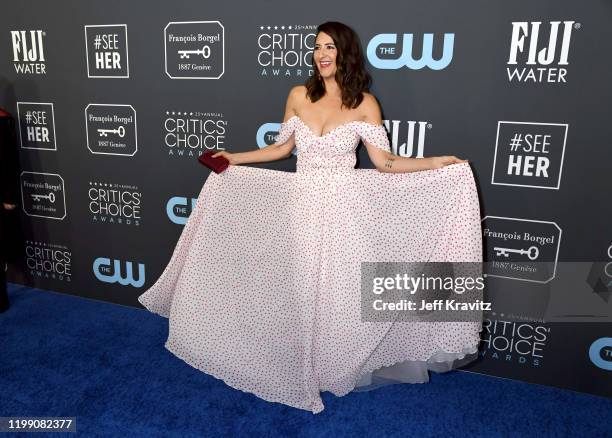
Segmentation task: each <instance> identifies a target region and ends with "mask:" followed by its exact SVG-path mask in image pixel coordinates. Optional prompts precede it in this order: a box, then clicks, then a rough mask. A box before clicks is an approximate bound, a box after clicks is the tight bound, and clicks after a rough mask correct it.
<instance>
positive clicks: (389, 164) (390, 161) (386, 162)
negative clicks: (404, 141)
mask: <svg viewBox="0 0 612 438" xmlns="http://www.w3.org/2000/svg"><path fill="white" fill-rule="evenodd" d="M393 161H395V158H393V157H390V158H387V161H385V167H386V168H388V169H390V168H391V166H393Z"/></svg>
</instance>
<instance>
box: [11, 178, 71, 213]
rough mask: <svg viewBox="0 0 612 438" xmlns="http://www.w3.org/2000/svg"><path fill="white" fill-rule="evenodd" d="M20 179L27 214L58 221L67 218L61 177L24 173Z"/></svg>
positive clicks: (24, 208) (24, 209) (23, 203)
mask: <svg viewBox="0 0 612 438" xmlns="http://www.w3.org/2000/svg"><path fill="white" fill-rule="evenodd" d="M20 178H21V201H22V207H23V211H24V212H25V214H27V215H28V216H34V217H44V218H48V219H57V220H63V219H64V218H65V217H66V197H65V190H64V180H63V178H62V177H61V176H60V175H58V174H55V173H41V172H26V171H24V172H21V177H20Z"/></svg>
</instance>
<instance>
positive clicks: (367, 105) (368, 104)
mask: <svg viewBox="0 0 612 438" xmlns="http://www.w3.org/2000/svg"><path fill="white" fill-rule="evenodd" d="M362 93H363V100H362V101H361V103H360V104H359V106H358V107H357V110H358V111H359V114H360V116H361V118H362V119H363V120H364V121H366V122H370V123H378V124H380V123H381V111H380V105H379V103H378V99H376V96H374V95H373V94H371V93H368V92H366V91H363V92H362Z"/></svg>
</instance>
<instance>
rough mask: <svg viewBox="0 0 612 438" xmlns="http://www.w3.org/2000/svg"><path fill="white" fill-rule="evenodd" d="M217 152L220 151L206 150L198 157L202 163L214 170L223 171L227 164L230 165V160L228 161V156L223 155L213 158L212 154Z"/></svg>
mask: <svg viewBox="0 0 612 438" xmlns="http://www.w3.org/2000/svg"><path fill="white" fill-rule="evenodd" d="M217 152H218V151H207V152H204V153H203V154H202V155H200V156H199V157H198V161H199V162H200V163H202V164H203V165H204V166H206V167H208V168H209V169H212V171H213V172H215V173H221V172H223V171H224V170H225V169H227V166H229V161H227V158H225V157H222V156H218V157H215V158H213V157H212V156H213V155H214V154H216V153H217Z"/></svg>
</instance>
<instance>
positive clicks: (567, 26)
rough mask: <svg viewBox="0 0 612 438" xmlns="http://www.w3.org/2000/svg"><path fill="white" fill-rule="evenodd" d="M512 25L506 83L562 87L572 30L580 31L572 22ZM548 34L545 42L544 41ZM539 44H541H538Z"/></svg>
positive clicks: (578, 26) (564, 79)
mask: <svg viewBox="0 0 612 438" xmlns="http://www.w3.org/2000/svg"><path fill="white" fill-rule="evenodd" d="M541 24H542V22H541V21H530V22H529V21H514V22H512V37H511V40H510V54H509V55H508V62H507V64H508V67H506V72H507V75H508V81H509V82H532V83H546V82H548V83H565V82H567V67H566V66H567V65H568V64H569V62H568V58H569V50H570V42H571V38H572V30H574V29H580V28H581V27H582V26H581V24H580V23H576V22H575V21H573V20H568V21H563V28H562V30H560V27H561V21H551V22H550V23H549V26H548V25H544V26H542V27H540V25H541ZM546 34H548V40H546V39H545V38H546ZM542 43H543V44H542Z"/></svg>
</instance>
